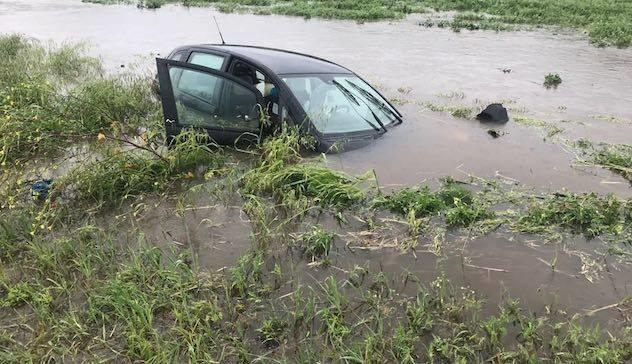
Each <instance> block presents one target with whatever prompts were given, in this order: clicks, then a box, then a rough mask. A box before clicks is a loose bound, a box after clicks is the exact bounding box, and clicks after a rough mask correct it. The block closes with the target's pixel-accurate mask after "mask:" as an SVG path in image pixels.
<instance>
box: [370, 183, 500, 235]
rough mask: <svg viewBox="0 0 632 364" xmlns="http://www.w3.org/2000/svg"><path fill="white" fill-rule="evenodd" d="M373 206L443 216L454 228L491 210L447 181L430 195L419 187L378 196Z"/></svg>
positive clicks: (418, 215)
mask: <svg viewBox="0 0 632 364" xmlns="http://www.w3.org/2000/svg"><path fill="white" fill-rule="evenodd" d="M373 206H374V207H377V208H387V209H389V210H390V211H392V212H396V213H399V214H401V215H413V216H415V217H417V218H422V217H431V216H443V217H445V222H446V224H447V225H449V226H455V227H456V226H465V227H466V226H470V225H472V224H473V223H474V222H477V221H480V220H485V219H489V218H492V217H494V213H493V211H491V210H489V208H488V206H485V205H484V204H483V203H482V202H481V201H479V200H477V199H476V198H475V196H474V194H473V193H472V192H471V191H470V190H468V189H466V188H465V187H463V186H462V185H460V184H459V183H457V182H455V181H452V180H450V179H448V180H446V181H445V182H444V184H443V186H442V187H441V188H440V189H439V190H438V191H434V192H433V191H431V190H430V188H429V187H428V186H423V187H420V188H405V189H402V190H399V191H396V192H394V193H393V194H391V195H388V196H378V197H377V198H376V199H375V200H374V201H373Z"/></svg>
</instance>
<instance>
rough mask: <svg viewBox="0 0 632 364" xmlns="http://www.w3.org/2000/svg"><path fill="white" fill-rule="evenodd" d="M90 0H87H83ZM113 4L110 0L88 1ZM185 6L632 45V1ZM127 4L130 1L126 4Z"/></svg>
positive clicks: (255, 1) (266, 0)
mask: <svg viewBox="0 0 632 364" xmlns="http://www.w3.org/2000/svg"><path fill="white" fill-rule="evenodd" d="M84 1H86V0H84ZM89 1H92V2H98V3H113V2H117V1H111V0H89ZM167 2H172V1H166V0H145V1H140V2H139V5H140V6H144V7H150V8H156V7H160V6H161V5H163V4H165V3H167ZM177 2H178V3H182V4H184V5H192V6H204V5H212V6H216V7H217V8H218V9H219V10H221V11H224V12H233V11H239V10H243V11H250V12H255V13H259V14H281V15H292V16H302V17H307V18H309V17H319V18H335V19H353V20H358V21H367V20H368V21H370V20H382V19H401V18H403V17H404V16H405V15H407V14H411V13H428V14H429V15H428V20H426V21H424V22H422V24H421V25H424V26H434V25H437V26H440V27H451V28H453V29H455V30H459V29H470V30H476V29H494V30H504V29H510V28H511V26H512V25H529V26H536V27H539V26H561V27H565V28H573V29H578V30H582V31H585V32H586V33H588V35H589V37H590V39H591V41H592V42H593V43H595V44H596V45H599V46H618V47H628V46H629V45H630V43H632V3H630V2H626V1H609V0H561V1H547V0H504V1H494V0H478V1H469V0H404V1H397V2H393V1H386V0H371V1H357V0H345V1H337V0H317V1H307V0H294V1H282V0H183V1H181V2H180V1H177ZM128 3H129V2H128ZM446 11H456V12H457V16H456V17H454V19H451V20H436V19H435V18H434V17H433V16H432V14H430V12H446Z"/></svg>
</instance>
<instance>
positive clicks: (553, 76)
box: [544, 73, 562, 88]
mask: <svg viewBox="0 0 632 364" xmlns="http://www.w3.org/2000/svg"><path fill="white" fill-rule="evenodd" d="M561 83H562V77H560V75H559V74H557V73H549V74H548V75H546V76H544V87H546V88H557V86H559V85H560V84H561Z"/></svg>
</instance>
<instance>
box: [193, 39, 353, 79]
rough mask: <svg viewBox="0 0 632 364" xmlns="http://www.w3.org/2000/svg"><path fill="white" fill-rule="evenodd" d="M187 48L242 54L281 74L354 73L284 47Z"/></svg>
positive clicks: (226, 45)
mask: <svg viewBox="0 0 632 364" xmlns="http://www.w3.org/2000/svg"><path fill="white" fill-rule="evenodd" d="M183 48H184V47H183ZM186 48H202V49H208V50H214V51H219V52H225V53H229V54H232V55H235V56H241V57H243V58H247V59H249V60H251V61H254V62H259V63H261V64H262V65H264V66H266V67H267V68H269V69H270V70H272V71H273V72H274V73H276V74H279V75H287V74H304V73H342V74H352V73H353V72H351V71H350V70H348V69H347V68H345V67H342V66H340V65H338V64H336V63H333V62H330V61H327V60H325V59H322V58H318V57H314V56H310V55H307V54H302V53H297V52H292V51H287V50H283V49H275V48H266V47H257V46H248V45H236V44H198V45H192V46H189V47H186Z"/></svg>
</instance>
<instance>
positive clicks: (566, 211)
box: [517, 193, 630, 237]
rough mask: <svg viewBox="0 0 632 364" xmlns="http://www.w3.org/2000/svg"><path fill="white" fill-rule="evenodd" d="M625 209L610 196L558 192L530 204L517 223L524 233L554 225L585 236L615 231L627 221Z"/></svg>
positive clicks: (620, 229) (623, 204) (622, 203)
mask: <svg viewBox="0 0 632 364" xmlns="http://www.w3.org/2000/svg"><path fill="white" fill-rule="evenodd" d="M629 208H630V206H629V204H627V203H625V202H624V201H622V200H620V199H618V198H616V197H615V196H613V195H607V196H605V197H600V196H597V195H596V194H594V193H587V194H579V195H575V194H558V195H555V196H553V197H552V198H550V199H546V200H544V201H541V202H537V203H535V204H533V205H531V206H530V207H529V208H528V209H527V211H526V212H525V214H524V215H522V216H521V217H520V218H519V220H518V222H517V226H518V228H519V230H521V231H524V232H541V231H543V230H545V229H548V228H550V227H551V226H556V225H557V226H560V227H562V228H564V229H568V230H571V231H573V232H576V233H582V234H585V235H587V236H588V237H595V236H598V235H602V234H606V233H609V234H619V233H621V232H622V231H623V229H624V227H625V225H626V224H628V223H629V222H628V221H626V220H627V216H626V215H627V211H628V209H629Z"/></svg>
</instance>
